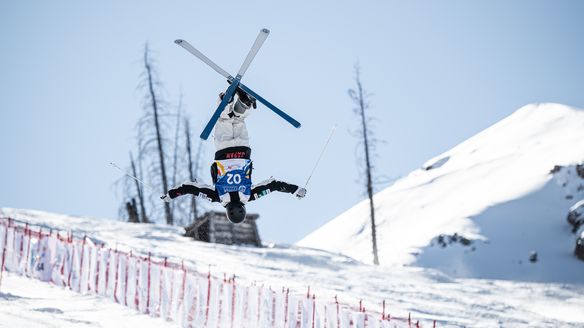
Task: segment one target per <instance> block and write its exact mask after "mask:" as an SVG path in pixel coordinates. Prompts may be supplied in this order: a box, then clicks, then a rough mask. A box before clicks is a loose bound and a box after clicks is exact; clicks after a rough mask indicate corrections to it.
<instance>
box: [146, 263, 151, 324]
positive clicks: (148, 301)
mask: <svg viewBox="0 0 584 328" xmlns="http://www.w3.org/2000/svg"><path fill="white" fill-rule="evenodd" d="M150 256H151V254H150V252H148V292H147V294H146V295H147V296H146V313H147V314H150V263H151V262H150Z"/></svg>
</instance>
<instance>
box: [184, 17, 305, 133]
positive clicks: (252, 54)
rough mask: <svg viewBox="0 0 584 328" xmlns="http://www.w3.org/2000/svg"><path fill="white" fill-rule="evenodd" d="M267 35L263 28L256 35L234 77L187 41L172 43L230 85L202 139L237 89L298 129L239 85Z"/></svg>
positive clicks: (284, 116) (282, 115)
mask: <svg viewBox="0 0 584 328" xmlns="http://www.w3.org/2000/svg"><path fill="white" fill-rule="evenodd" d="M269 33H270V31H269V30H268V29H265V28H264V29H262V30H260V33H259V34H258V36H257V38H256V40H255V42H254V44H253V46H252V47H251V49H250V51H249V53H248V55H247V57H246V58H245V60H244V62H243V64H242V65H241V67H240V69H239V71H238V73H237V76H236V77H233V76H232V75H231V74H229V73H228V72H227V71H226V70H224V69H223V68H221V67H220V66H219V65H217V64H216V63H215V62H213V61H212V60H211V59H209V57H207V56H205V55H204V54H203V53H202V52H200V51H199V50H197V49H196V48H195V47H193V46H192V45H191V44H190V43H188V42H187V41H185V40H182V39H177V40H175V41H174V42H175V43H176V44H177V45H179V46H181V47H182V48H183V49H185V50H186V51H188V52H190V53H191V54H193V55H194V56H195V57H197V58H199V59H200V60H201V61H202V62H204V63H205V64H207V65H208V66H210V67H211V68H212V69H213V70H214V71H215V72H217V73H219V74H220V75H222V76H223V77H225V78H226V79H227V80H228V81H229V82H230V83H231V85H230V86H229V88H228V89H227V91H226V92H225V95H224V96H223V100H222V101H221V103H220V104H219V106H218V107H217V109H216V110H215V113H213V116H212V117H211V120H209V122H208V123H207V125H206V126H205V129H204V130H203V132H202V133H201V138H202V139H204V140H207V138H208V137H209V135H210V134H211V131H212V130H213V127H214V126H215V124H216V123H217V120H218V119H219V116H220V115H221V112H222V111H223V109H224V108H225V106H226V105H227V104H228V103H229V100H231V97H232V96H233V94H234V93H235V91H236V90H237V88H239V89H240V90H242V91H244V92H246V93H248V94H249V95H251V96H252V97H254V98H256V99H257V100H258V101H259V102H261V103H262V104H264V105H265V106H266V107H268V108H269V109H270V110H272V111H273V112H274V113H276V114H277V115H279V116H280V117H282V118H283V119H284V120H286V121H287V122H288V123H290V124H291V125H292V126H294V127H296V128H299V127H300V122H298V121H296V120H295V119H294V118H292V117H291V116H290V115H288V114H286V113H285V112H284V111H282V110H281V109H279V108H278V107H276V106H274V105H273V104H272V103H270V102H269V101H267V100H266V99H265V98H263V97H262V96H260V95H259V94H257V93H256V92H254V91H253V90H251V89H250V88H248V87H247V86H245V85H244V84H243V83H241V78H242V77H243V75H244V74H245V72H246V71H247V69H248V68H249V66H250V64H251V62H252V61H253V59H254V58H255V56H256V55H257V53H258V51H259V49H260V48H261V46H262V45H263V43H264V41H265V40H266V39H267V37H268V35H269ZM234 85H235V86H234ZM230 90H231V92H230ZM226 99H227V100H226Z"/></svg>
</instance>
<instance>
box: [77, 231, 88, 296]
mask: <svg viewBox="0 0 584 328" xmlns="http://www.w3.org/2000/svg"><path fill="white" fill-rule="evenodd" d="M86 239H87V236H83V241H82V243H81V259H80V260H79V262H80V263H79V277H78V279H79V293H81V281H82V280H83V260H84V255H85V240H86Z"/></svg>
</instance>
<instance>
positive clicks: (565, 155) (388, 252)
mask: <svg viewBox="0 0 584 328" xmlns="http://www.w3.org/2000/svg"><path fill="white" fill-rule="evenodd" d="M583 161H584V111H582V110H578V109H574V108H570V107H567V106H563V105H559V104H533V105H528V106H525V107H522V108H521V109H519V110H517V111H516V112H515V113H513V114H512V115H510V116H509V117H507V118H505V119H503V120H502V121H500V122H498V123H497V124H495V125H493V126H491V127H489V128H488V129H486V130H484V131H482V132H480V133H478V134H477V135H475V136H473V137H471V138H470V139H468V140H467V141H465V142H463V143H461V144H459V145H458V146H456V147H454V148H452V149H451V150H449V151H447V152H445V153H443V154H441V155H439V156H437V157H435V158H433V159H431V160H429V161H428V162H427V163H426V164H424V165H423V167H422V168H421V169H418V170H415V171H413V172H411V173H410V174H409V175H408V176H406V177H404V178H402V179H400V180H398V181H397V182H396V183H395V184H394V185H392V186H390V187H388V188H387V189H385V190H383V191H381V192H379V193H377V194H376V195H375V197H374V200H375V205H376V220H377V221H376V225H377V234H378V245H379V256H380V262H381V264H382V265H383V264H414V265H421V266H425V267H432V268H438V269H441V270H442V271H444V272H446V273H447V274H449V275H454V276H459V277H478V278H496V279H512V280H528V281H555V282H578V283H582V282H584V263H582V262H581V261H579V260H578V259H577V258H576V257H575V256H574V255H573V251H574V247H575V240H576V235H575V234H573V233H572V232H571V226H569V225H568V223H567V222H566V215H567V214H568V210H569V208H570V206H571V205H573V204H574V203H575V202H577V201H578V200H579V199H582V198H584V180H583V179H582V177H581V176H579V175H578V174H577V173H576V169H575V165H577V164H578V163H582V162H583ZM554 168H555V169H554ZM368 206H369V205H368V201H362V202H361V203H359V204H357V205H355V206H354V207H352V208H351V209H349V210H348V211H346V212H345V213H343V214H341V215H340V216H338V217H337V218H335V219H333V220H331V221H330V222H328V223H327V224H325V225H324V226H322V227H321V228H319V229H317V230H316V231H314V232H312V233H311V234H309V235H308V236H306V237H305V238H304V239H302V240H301V241H300V242H298V245H299V246H305V247H314V248H320V249H325V250H328V251H333V252H339V253H343V254H346V255H348V256H351V257H353V258H356V259H359V260H362V261H364V262H368V263H371V262H372V251H371V249H372V241H371V226H370V218H369V208H368ZM533 252H535V253H537V254H536V256H537V261H536V262H532V261H530V255H532V254H533Z"/></svg>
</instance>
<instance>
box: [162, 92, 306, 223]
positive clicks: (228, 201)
mask: <svg viewBox="0 0 584 328" xmlns="http://www.w3.org/2000/svg"><path fill="white" fill-rule="evenodd" d="M223 96H224V93H220V94H219V100H218V102H221V100H222V99H223ZM251 107H253V108H256V100H255V99H254V98H253V97H251V96H249V95H248V94H247V93H245V92H243V91H242V90H240V89H239V88H238V89H237V91H236V94H235V95H234V96H233V99H232V100H231V102H230V103H229V104H228V105H227V106H226V107H225V109H224V110H223V111H222V112H221V116H220V117H219V120H218V121H217V124H216V125H215V137H214V142H215V149H216V152H215V162H213V164H212V165H211V178H212V181H213V186H210V185H206V184H202V183H199V182H198V181H192V182H186V183H183V184H182V185H180V186H178V187H175V188H172V189H170V190H169V191H168V192H167V193H166V194H165V195H163V196H161V197H160V198H161V199H162V200H164V201H166V202H169V201H170V200H171V199H174V198H176V197H179V196H182V195H185V194H192V195H195V196H197V197H200V198H203V199H206V200H208V201H211V202H221V204H222V205H223V206H224V207H225V210H226V212H227V218H228V219H229V221H231V222H232V223H240V222H242V221H243V220H244V219H245V213H246V210H245V204H246V203H247V202H249V201H253V200H256V199H258V198H260V197H263V196H265V195H267V194H269V193H270V192H272V191H279V192H285V193H290V194H293V195H295V196H296V197H298V198H299V199H300V198H304V196H305V195H306V189H305V188H301V187H298V186H297V185H294V184H289V183H286V182H282V181H278V180H275V179H274V178H270V179H268V180H265V181H262V182H260V183H259V184H255V185H252V182H251V174H252V161H251V159H250V155H251V148H250V146H249V138H248V134H247V128H246V126H245V118H246V117H247V116H248V115H249V113H250V111H251Z"/></svg>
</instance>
